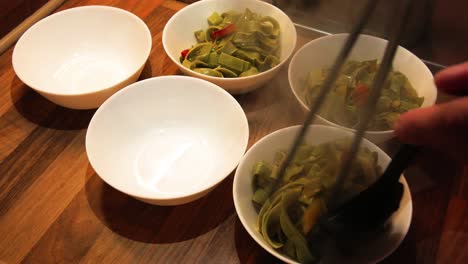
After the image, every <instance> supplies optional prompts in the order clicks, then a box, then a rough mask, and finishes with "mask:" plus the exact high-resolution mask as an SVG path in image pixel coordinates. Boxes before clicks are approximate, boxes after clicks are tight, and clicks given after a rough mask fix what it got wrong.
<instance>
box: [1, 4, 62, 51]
mask: <svg viewBox="0 0 468 264" xmlns="http://www.w3.org/2000/svg"><path fill="white" fill-rule="evenodd" d="M63 2H65V0H49V1H48V2H47V3H46V4H44V5H43V6H42V7H41V8H39V9H38V10H37V11H36V12H34V13H33V14H32V15H31V16H29V17H28V18H26V19H25V20H24V21H23V22H21V24H19V25H18V26H17V27H15V28H14V29H13V30H12V31H10V32H9V33H8V34H7V35H5V36H4V37H3V38H2V39H0V55H1V54H2V53H3V52H4V51H6V50H7V49H8V48H9V47H10V46H11V45H12V44H13V43H15V41H17V40H18V39H19V37H20V36H21V35H22V34H23V33H24V32H25V31H26V30H28V29H29V28H30V27H31V26H32V25H33V24H35V23H36V22H37V21H39V20H41V19H42V18H44V17H46V16H48V15H50V13H52V12H54V10H56V9H57V8H58V7H59V6H61V5H62V4H63Z"/></svg>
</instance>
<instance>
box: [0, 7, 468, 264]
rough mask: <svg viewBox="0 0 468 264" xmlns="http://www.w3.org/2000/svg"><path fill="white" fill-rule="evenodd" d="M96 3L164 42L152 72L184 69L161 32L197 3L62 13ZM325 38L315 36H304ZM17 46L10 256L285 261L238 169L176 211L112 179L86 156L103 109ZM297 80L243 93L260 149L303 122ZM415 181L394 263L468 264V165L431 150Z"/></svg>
mask: <svg viewBox="0 0 468 264" xmlns="http://www.w3.org/2000/svg"><path fill="white" fill-rule="evenodd" d="M90 4H102V5H111V6H116V7H120V8H123V9H126V10H129V11H131V12H133V13H135V14H136V15H138V16H139V17H141V18H142V19H143V20H144V21H145V22H146V23H147V25H148V27H149V28H150V30H151V33H152V35H153V48H152V52H151V55H150V59H149V61H148V63H147V64H146V66H145V68H144V71H143V73H142V76H141V78H140V79H145V78H149V77H152V76H160V75H171V74H180V73H179V71H178V70H177V67H176V65H174V64H173V63H172V62H171V60H170V59H169V58H168V57H167V56H166V54H165V52H164V50H163V47H162V44H161V35H162V30H163V27H164V25H165V23H166V22H167V20H168V19H169V18H170V17H171V16H172V15H173V14H174V13H175V12H177V10H179V9H180V8H182V7H183V6H185V5H186V4H185V3H181V2H176V1H165V2H163V1H160V0H156V1H138V0H70V1H67V2H66V3H65V4H64V5H63V6H62V7H61V8H60V10H63V9H66V8H70V7H74V6H81V5H90ZM314 37H317V36H313V34H312V35H307V34H305V33H304V36H303V37H302V39H301V41H299V44H300V45H301V44H303V43H304V42H305V41H306V40H308V39H310V38H314ZM12 51H13V49H12V48H10V49H9V50H7V51H6V52H5V53H4V54H3V55H1V56H0V238H1V239H0V263H2V262H5V263H19V262H24V263H76V262H80V263H277V262H278V260H276V259H275V258H273V257H272V256H270V255H269V254H268V253H267V252H266V251H264V250H263V249H262V248H261V247H259V246H258V245H257V244H256V243H255V241H254V240H252V239H251V238H250V237H249V235H248V234H247V232H246V231H245V229H244V228H243V227H242V225H241V224H240V221H239V219H238V218H237V216H236V213H235V209H234V204H233V200H232V178H233V176H232V175H230V176H229V177H228V178H227V179H226V180H225V181H223V182H222V183H221V184H220V185H219V186H218V187H217V188H216V189H214V190H213V191H212V192H211V193H209V194H208V195H207V196H205V197H203V198H201V199H200V200H197V201H195V202H192V203H189V204H186V205H181V206H168V207H160V206H152V205H148V204H145V203H142V202H139V201H137V200H135V199H132V198H130V197H128V196H126V195H124V194H122V193H120V192H118V191H116V190H115V189H113V188H112V187H110V186H108V185H107V184H105V183H104V182H103V181H102V180H101V179H100V178H99V177H98V176H97V175H96V173H95V172H94V171H93V169H92V168H91V166H90V164H89V162H88V159H87V156H86V153H85V146H84V141H85V135H86V127H87V125H88V123H89V121H90V119H91V117H92V115H93V113H94V111H76V110H69V109H65V108H62V107H59V106H57V105H54V104H53V103H50V102H49V101H47V100H46V99H44V98H43V97H41V96H40V95H38V94H37V93H35V92H34V91H32V90H31V89H30V88H29V87H27V86H25V85H24V84H23V83H22V82H21V81H20V80H19V79H18V77H16V75H15V73H14V71H13V68H12V65H11V55H12ZM285 76H286V69H283V71H282V72H281V74H280V75H278V77H277V78H276V79H275V80H274V81H272V82H271V83H270V84H269V85H268V86H266V87H263V88H261V89H259V90H256V91H254V92H252V93H249V94H245V95H241V96H236V99H237V100H238V101H239V102H240V104H241V105H242V107H243V109H244V110H245V112H246V114H247V117H248V120H249V126H250V140H249V146H251V145H252V144H253V143H255V142H256V141H257V140H259V139H260V138H261V137H263V136H265V135H266V134H268V133H270V132H272V131H274V130H277V129H280V128H283V127H287V126H290V125H295V124H300V123H301V122H302V118H303V117H304V113H303V112H302V110H301V109H300V107H299V104H298V103H297V102H296V100H295V99H294V97H293V95H292V93H291V92H290V90H289V85H288V82H287V79H286V78H285ZM397 144H398V143H397V142H390V143H389V144H388V145H387V146H385V147H387V148H388V149H389V151H391V146H392V145H393V146H395V145H397ZM389 146H390V147H389ZM406 178H407V180H408V182H409V185H410V187H411V191H412V196H413V202H414V212H413V219H412V224H411V228H410V231H409V233H408V235H407V237H406V238H405V240H404V242H403V243H402V245H401V246H400V247H399V248H398V249H397V251H396V252H394V253H393V254H392V255H391V256H390V257H388V258H387V259H386V260H384V263H468V221H467V220H468V169H466V168H465V169H463V167H462V166H460V165H457V164H456V163H455V162H453V161H452V160H451V159H450V158H448V157H446V156H445V155H443V154H440V153H438V152H436V151H433V150H425V151H424V152H423V153H422V154H421V155H420V157H419V159H418V160H417V161H416V163H415V165H413V166H412V167H411V168H409V169H408V171H407V172H406Z"/></svg>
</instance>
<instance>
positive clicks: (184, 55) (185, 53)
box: [180, 49, 190, 59]
mask: <svg viewBox="0 0 468 264" xmlns="http://www.w3.org/2000/svg"><path fill="white" fill-rule="evenodd" d="M189 51H190V49H185V50H183V51H182V52H181V53H180V56H182V58H183V59H185V57H187V54H188V52H189Z"/></svg>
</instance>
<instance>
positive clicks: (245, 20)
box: [180, 9, 280, 78]
mask: <svg viewBox="0 0 468 264" xmlns="http://www.w3.org/2000/svg"><path fill="white" fill-rule="evenodd" d="M207 20H208V24H209V27H208V29H206V30H198V31H195V32H194V35H195V39H196V40H197V43H198V44H196V45H194V46H192V47H191V48H190V49H188V50H189V51H188V52H187V51H186V50H184V51H182V52H181V57H180V61H181V63H182V65H184V66H185V67H187V68H190V69H192V70H194V71H196V72H199V73H202V74H206V75H210V76H215V77H225V78H235V77H245V76H251V75H255V74H257V73H259V72H263V71H267V70H269V69H271V68H273V67H274V66H276V65H277V64H279V62H280V60H279V54H280V28H279V24H278V22H277V21H276V20H275V19H273V18H271V17H269V16H261V15H259V14H256V13H254V12H252V11H250V10H249V9H246V10H245V11H244V12H243V13H241V12H236V11H229V12H225V13H222V14H221V15H219V14H218V13H216V12H214V13H213V14H211V15H210V16H209V17H208V19H207ZM208 69H211V70H208ZM215 72H216V73H215Z"/></svg>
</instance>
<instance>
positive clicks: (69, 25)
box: [13, 6, 151, 94]
mask: <svg viewBox="0 0 468 264" xmlns="http://www.w3.org/2000/svg"><path fill="white" fill-rule="evenodd" d="M150 49H151V34H150V32H149V30H148V28H147V27H146V25H145V24H144V22H143V21H142V20H141V19H139V18H138V17H137V16H135V15H133V14H131V13H129V12H127V11H124V10H122V9H118V8H113V7H105V6H86V7H78V8H72V9H68V10H65V11H62V12H59V13H57V14H54V15H51V16H49V17H47V18H45V19H43V20H41V21H40V22H38V23H36V24H35V25H34V26H32V27H31V28H30V29H29V30H28V31H26V33H25V34H24V35H23V36H22V37H21V38H20V40H19V41H18V43H17V45H16V47H15V50H14V54H13V65H14V68H15V71H16V72H17V74H18V76H19V77H20V78H21V79H22V80H23V81H24V82H25V83H26V84H28V85H29V86H31V87H33V88H36V89H39V90H44V91H45V92H48V93H54V94H82V93H88V92H93V91H96V90H99V89H104V88H108V87H111V86H113V85H116V84H118V83H120V82H122V81H124V80H125V79H127V78H128V77H130V75H132V74H134V73H135V72H137V71H138V69H139V68H140V67H142V66H143V65H144V63H145V61H146V59H147V57H148V55H149V52H150Z"/></svg>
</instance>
